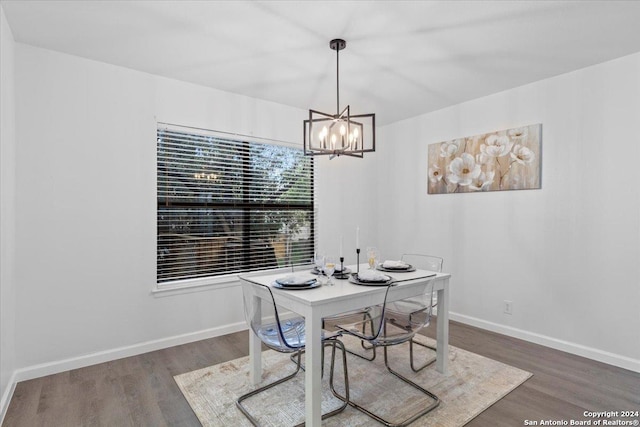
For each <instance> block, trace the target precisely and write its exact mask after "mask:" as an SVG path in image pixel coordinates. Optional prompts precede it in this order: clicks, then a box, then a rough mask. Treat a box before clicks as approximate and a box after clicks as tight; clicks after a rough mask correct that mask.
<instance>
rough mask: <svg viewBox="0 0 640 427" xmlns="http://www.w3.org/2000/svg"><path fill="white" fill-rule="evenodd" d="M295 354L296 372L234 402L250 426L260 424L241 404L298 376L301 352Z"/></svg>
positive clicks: (257, 426)
mask: <svg viewBox="0 0 640 427" xmlns="http://www.w3.org/2000/svg"><path fill="white" fill-rule="evenodd" d="M296 353H297V355H298V362H297V363H296V370H295V371H294V372H293V373H292V374H291V375H287V376H286V377H284V378H280V379H279V380H277V381H274V382H272V383H269V384H267V385H264V386H262V387H259V388H257V389H255V390H253V391H250V392H249V393H246V394H243V395H242V396H240V397H239V398H238V400H236V406H237V407H238V409H240V411H242V413H243V414H244V416H245V417H247V418H248V419H249V421H250V422H251V424H253V425H254V426H256V427H259V426H260V424H259V423H258V420H256V419H255V418H254V417H253V416H252V415H251V414H250V413H249V411H248V410H247V408H245V407H244V405H242V402H244V401H245V400H247V399H248V398H250V397H252V396H255V395H256V394H258V393H261V392H263V391H265V390H268V389H270V388H272V387H275V386H277V385H278V384H282V383H283V382H285V381H288V380H290V379H292V378H293V377H295V376H296V375H297V374H298V372H300V354H301V352H300V351H298V352H296Z"/></svg>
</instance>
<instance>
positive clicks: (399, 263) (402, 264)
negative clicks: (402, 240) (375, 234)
mask: <svg viewBox="0 0 640 427" xmlns="http://www.w3.org/2000/svg"><path fill="white" fill-rule="evenodd" d="M382 267H383V268H409V264H407V263H406V262H404V261H391V260H386V261H385V262H383V263H382Z"/></svg>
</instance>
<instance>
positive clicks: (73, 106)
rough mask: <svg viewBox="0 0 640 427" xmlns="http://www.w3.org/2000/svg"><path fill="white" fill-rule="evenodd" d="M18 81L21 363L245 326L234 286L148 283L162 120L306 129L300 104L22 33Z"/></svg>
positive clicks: (74, 358) (246, 128)
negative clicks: (123, 64) (176, 291)
mask: <svg viewBox="0 0 640 427" xmlns="http://www.w3.org/2000/svg"><path fill="white" fill-rule="evenodd" d="M16 93H17V103H16V104H17V129H18V134H19V136H20V137H19V144H18V149H17V167H16V171H17V213H18V217H17V236H16V238H17V254H16V257H17V270H16V274H17V280H18V283H19V287H18V288H17V303H16V314H17V320H16V326H15V337H16V349H17V350H16V357H17V367H18V368H19V369H22V371H21V372H22V373H21V375H20V377H21V378H25V377H31V376H35V375H38V374H46V373H49V372H52V371H56V370H61V369H64V368H69V367H73V366H76V365H77V364H82V363H87V362H97V361H100V360H101V358H102V359H105V360H107V359H109V358H113V357H115V356H119V355H126V354H130V353H131V352H132V351H142V350H149V349H153V348H159V347H162V346H167V345H172V344H174V343H175V342H176V341H175V337H183V338H184V341H188V340H193V339H196V338H202V337H205V336H208V335H215V334H221V333H226V332H229V331H233V330H238V329H244V328H245V324H244V318H243V311H242V298H241V293H240V288H239V287H238V286H230V287H226V288H223V289H219V290H207V291H201V292H196V293H188V294H182V295H171V296H164V297H156V296H153V295H152V294H151V290H152V289H153V288H154V286H155V274H156V260H155V256H156V247H155V244H156V136H155V132H156V120H158V121H164V122H170V123H176V124H184V125H190V126H197V127H203V128H209V129H215V130H220V131H229V132H238V133H243V134H250V135H257V136H262V137H268V138H274V139H281V140H285V141H298V140H299V139H300V137H301V132H300V128H301V126H302V125H301V123H302V120H303V118H304V111H300V110H297V109H293V108H289V107H285V106H282V105H277V104H272V103H268V102H264V101H259V100H255V99H251V98H247V97H243V96H238V95H234V94H230V93H225V92H221V91H217V90H212V89H206V88H203V87H198V86H195V85H191V84H187V83H181V82H177V81H172V80H169V79H164V78H159V77H156V76H152V75H149V74H144V73H140V72H136V71H132V70H127V69H123V68H119V67H115V66H111V65H107V64H104V63H99V62H95V61H90V60H86V59H82V58H78V57H73V56H69V55H65V54H60V53H57V52H53V51H48V50H44V49H40V48H35V47H31V46H28V45H23V44H20V43H17V44H16ZM167 340H169V341H167ZM145 343H146V344H145ZM141 344H142V346H141ZM134 347H135V348H134ZM83 358H84V359H83ZM24 371H26V372H24Z"/></svg>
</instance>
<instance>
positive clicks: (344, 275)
mask: <svg viewBox="0 0 640 427" xmlns="http://www.w3.org/2000/svg"><path fill="white" fill-rule="evenodd" d="M333 277H335V278H336V279H348V278H349V273H348V272H346V271H345V270H344V257H343V256H341V257H340V272H337V271H336V272H335V273H333Z"/></svg>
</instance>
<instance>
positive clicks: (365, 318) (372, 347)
mask: <svg viewBox="0 0 640 427" xmlns="http://www.w3.org/2000/svg"><path fill="white" fill-rule="evenodd" d="M367 317H368V318H369V325H370V326H371V333H373V319H372V318H371V315H370V314H369V313H364V314H363V317H362V320H367ZM366 329H367V327H366V323H364V324H363V325H362V333H363V334H364V333H365V332H366ZM360 345H361V346H362V348H363V349H365V350H373V353H372V354H371V357H367V356H363V355H362V354H360V353H356V352H355V351H352V350H349V349H348V348H346V347H345V350H346V351H347V353H349V354H353V355H354V356H357V357H359V358H361V359H364V360H368V361H369V362H372V361H374V360H375V358H376V346H375V345H373V344H371V345H368V346H367V345H366V344H365V342H364V341H363V340H360Z"/></svg>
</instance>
